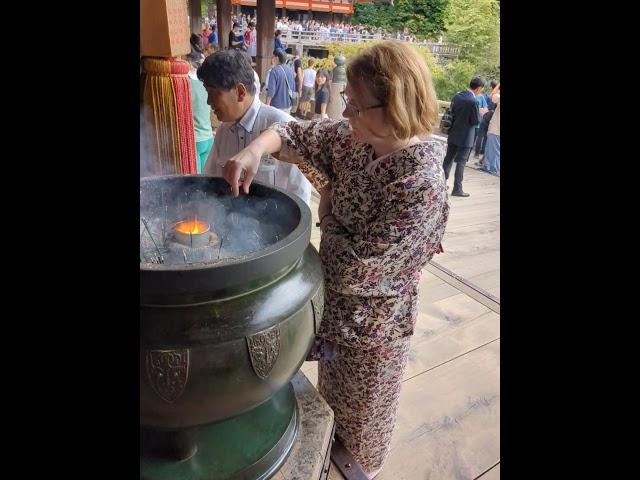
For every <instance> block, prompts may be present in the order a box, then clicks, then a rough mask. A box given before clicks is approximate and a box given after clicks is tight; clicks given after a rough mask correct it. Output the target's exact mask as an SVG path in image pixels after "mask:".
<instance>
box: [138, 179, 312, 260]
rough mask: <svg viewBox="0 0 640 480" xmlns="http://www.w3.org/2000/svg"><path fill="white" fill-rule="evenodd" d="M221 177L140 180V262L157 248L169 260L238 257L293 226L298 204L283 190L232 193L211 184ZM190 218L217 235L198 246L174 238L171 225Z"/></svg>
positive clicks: (296, 217)
mask: <svg viewBox="0 0 640 480" xmlns="http://www.w3.org/2000/svg"><path fill="white" fill-rule="evenodd" d="M221 181H222V180H221V179H213V178H207V177H184V178H180V179H175V178H173V179H165V180H161V179H158V180H155V179H154V180H150V179H149V180H145V181H144V182H141V184H140V202H141V204H140V259H141V262H144V263H149V261H150V259H151V258H152V257H153V256H157V255H156V253H157V252H158V250H160V251H161V252H160V253H161V255H162V256H163V260H164V263H165V264H168V265H171V264H184V263H200V262H216V261H221V260H225V259H230V258H237V257H243V256H246V255H249V254H251V253H254V252H257V251H259V250H262V249H264V248H266V247H268V246H269V245H273V244H274V243H276V242H278V241H280V240H283V239H284V238H285V237H286V236H287V235H288V234H289V233H291V231H293V229H294V228H295V227H296V226H297V224H298V222H299V219H300V216H299V210H298V208H297V207H296V205H295V203H294V202H292V201H290V200H289V201H287V199H286V198H284V197H285V196H284V195H283V194H279V193H277V192H275V193H274V195H273V196H267V197H264V196H258V195H249V196H245V195H243V196H240V197H238V198H234V197H232V196H231V193H230V192H229V189H228V188H227V187H226V184H225V185H224V186H220V185H218V186H216V185H217V184H219V183H220V182H221ZM254 193H255V192H254ZM296 213H298V214H297V215H296ZM143 219H144V220H145V222H146V223H147V227H148V230H147V227H145V225H144V222H143ZM193 219H197V220H198V221H199V222H204V223H206V224H207V225H208V226H209V227H210V232H212V233H213V234H215V235H216V236H217V239H218V241H217V242H214V243H212V244H211V245H209V246H205V247H201V248H189V247H188V246H187V247H185V246H184V245H181V244H179V243H178V241H177V240H176V239H175V238H173V237H172V235H173V229H174V227H175V225H176V224H177V223H178V222H181V221H185V220H193ZM149 232H150V233H149ZM156 245H157V246H158V247H159V248H156Z"/></svg>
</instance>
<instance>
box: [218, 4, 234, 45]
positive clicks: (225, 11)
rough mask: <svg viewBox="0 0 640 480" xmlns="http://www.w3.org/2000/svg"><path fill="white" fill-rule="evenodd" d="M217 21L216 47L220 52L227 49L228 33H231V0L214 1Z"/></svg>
mask: <svg viewBox="0 0 640 480" xmlns="http://www.w3.org/2000/svg"><path fill="white" fill-rule="evenodd" d="M216 6H217V10H218V13H217V19H218V45H219V46H220V50H222V49H223V48H229V32H230V31H231V0H216Z"/></svg>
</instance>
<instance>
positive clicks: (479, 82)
mask: <svg viewBox="0 0 640 480" xmlns="http://www.w3.org/2000/svg"><path fill="white" fill-rule="evenodd" d="M478 87H484V80H483V79H482V77H473V78H472V79H471V82H469V88H470V89H471V90H475V89H476V88H478Z"/></svg>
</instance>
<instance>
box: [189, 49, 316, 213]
mask: <svg viewBox="0 0 640 480" xmlns="http://www.w3.org/2000/svg"><path fill="white" fill-rule="evenodd" d="M254 74H255V72H254V70H253V68H252V67H251V59H250V58H249V56H248V55H247V54H246V53H245V52H242V51H237V50H221V51H219V52H216V53H214V54H213V55H211V56H210V57H207V59H206V60H205V61H204V63H203V64H202V66H201V67H200V68H199V69H198V78H199V79H200V80H201V81H202V83H204V88H205V89H206V91H207V93H208V102H209V105H211V107H212V108H213V111H214V113H215V115H216V117H217V118H218V120H220V122H222V123H221V124H220V126H219V127H218V129H217V130H216V139H215V143H214V146H213V148H212V149H211V153H210V154H209V158H208V159H207V162H206V164H205V167H204V173H205V174H207V175H216V176H222V166H223V165H224V164H225V162H226V161H227V160H228V159H229V158H230V157H232V156H233V155H235V154H236V153H238V152H239V151H240V150H241V149H242V148H244V147H246V146H247V145H249V143H251V141H252V140H253V139H255V138H257V137H258V135H259V134H260V132H262V131H263V130H264V129H266V128H268V127H269V126H271V124H273V123H274V122H287V121H292V120H293V118H292V117H291V116H290V115H287V114H286V113H284V112H282V111H280V110H278V109H276V108H273V107H269V106H267V105H265V104H263V103H262V102H260V100H259V99H258V92H257V91H256V85H255V75H254ZM256 178H257V179H258V180H260V181H261V182H264V183H267V184H270V185H275V186H277V187H280V188H283V189H285V190H287V191H289V192H291V193H294V194H296V195H298V196H299V197H300V198H301V199H302V200H303V201H304V202H306V203H307V205H310V204H311V184H310V183H309V181H308V180H307V179H306V178H305V177H304V175H302V173H301V172H300V170H299V169H298V168H297V167H296V166H295V165H292V164H290V163H285V162H279V161H278V160H275V159H274V158H272V157H271V158H267V157H266V156H265V158H263V159H262V161H261V163H260V167H259V168H258V172H257V176H256Z"/></svg>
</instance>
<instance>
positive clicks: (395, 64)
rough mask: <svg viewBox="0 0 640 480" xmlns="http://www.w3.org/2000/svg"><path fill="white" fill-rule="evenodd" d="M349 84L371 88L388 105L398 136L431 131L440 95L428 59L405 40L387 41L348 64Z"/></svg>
mask: <svg viewBox="0 0 640 480" xmlns="http://www.w3.org/2000/svg"><path fill="white" fill-rule="evenodd" d="M347 79H348V81H349V83H359V84H360V85H362V86H364V87H367V88H368V89H369V91H370V92H371V94H372V95H373V96H374V97H375V98H376V99H377V100H378V101H380V102H381V103H382V104H384V106H385V113H386V116H387V119H388V121H389V123H390V125H391V127H392V132H393V137H394V138H396V139H405V138H411V137H413V136H414V135H424V134H429V133H431V132H432V131H433V129H434V127H435V125H436V122H437V119H438V98H437V96H436V91H435V89H434V88H433V81H432V80H431V72H430V71H429V68H428V67H427V63H426V62H425V60H424V58H423V57H422V56H421V55H420V54H419V53H418V52H417V51H416V50H415V49H414V48H413V47H411V46H409V45H407V44H406V43H405V42H398V41H385V42H383V43H379V44H376V45H373V46H372V47H369V48H367V49H365V50H363V51H362V52H361V53H360V54H359V55H358V56H356V57H355V58H353V59H352V60H351V61H350V62H349V64H348V66H347Z"/></svg>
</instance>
